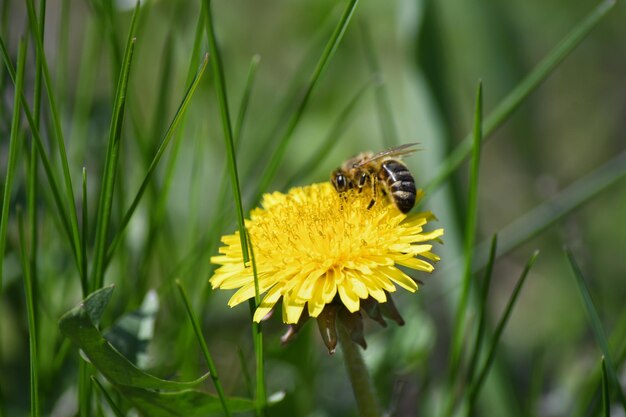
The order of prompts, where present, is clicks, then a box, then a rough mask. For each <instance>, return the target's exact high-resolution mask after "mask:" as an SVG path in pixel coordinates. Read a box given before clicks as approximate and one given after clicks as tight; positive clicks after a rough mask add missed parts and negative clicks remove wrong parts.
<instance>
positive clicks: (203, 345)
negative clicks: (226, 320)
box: [176, 280, 232, 416]
mask: <svg viewBox="0 0 626 417" xmlns="http://www.w3.org/2000/svg"><path fill="white" fill-rule="evenodd" d="M176 286H177V287H178V291H179V292H180V297H181V298H182V299H183V303H184V304H185V309H186V310H187V315H188V316H189V320H190V321H191V325H192V327H193V331H194V333H195V335H196V339H197V340H198V344H199V345H200V349H201V350H202V355H203V356H204V360H205V361H206V363H207V366H208V367H209V374H210V375H211V379H212V380H213V385H215V390H216V391H217V395H218V397H219V399H220V403H221V404H222V409H223V410H224V413H225V414H226V415H227V416H231V415H232V414H231V412H230V410H229V409H228V404H227V401H226V395H225V394H224V388H222V383H221V382H220V378H219V376H218V374H217V368H216V367H215V362H213V357H212V356H211V353H210V352H209V348H208V346H207V344H206V340H204V336H203V335H202V329H201V328H200V323H199V322H198V318H197V317H196V315H195V313H194V312H193V308H192V307H191V304H190V303H189V298H188V297H187V292H186V291H185V288H184V287H183V285H182V284H181V283H180V280H176Z"/></svg>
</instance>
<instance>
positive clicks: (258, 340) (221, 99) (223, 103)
mask: <svg viewBox="0 0 626 417" xmlns="http://www.w3.org/2000/svg"><path fill="white" fill-rule="evenodd" d="M204 12H205V17H206V28H207V38H208V42H209V52H210V53H211V57H212V59H211V64H212V68H213V75H214V77H215V90H216V93H217V101H218V103H219V108H220V118H221V121H222V129H223V134H224V142H225V146H226V155H227V161H228V171H229V173H230V179H231V186H232V191H233V198H234V199H235V210H236V213H237V225H238V227H239V239H240V242H241V251H242V257H243V262H244V264H247V263H248V261H249V260H250V254H249V250H248V249H249V246H248V239H247V238H248V235H247V233H246V230H245V222H244V213H243V203H242V199H241V187H240V184H239V174H238V171H237V159H236V157H235V141H234V138H233V129H232V124H231V119H230V111H229V109H228V95H227V92H226V80H225V76H224V67H223V64H222V57H221V54H220V50H219V48H218V46H217V40H216V36H215V28H214V24H213V15H212V11H211V0H205V7H204ZM254 282H255V287H258V278H257V277H256V275H255V277H254ZM253 312H254V309H253V308H252V305H251V314H253ZM252 329H253V330H252V332H253V343H254V349H255V352H257V356H256V357H257V378H256V383H257V387H256V393H257V396H256V413H257V415H262V414H264V413H265V406H266V401H267V400H266V397H265V392H266V390H265V383H264V381H265V378H264V377H263V375H264V373H265V372H264V369H263V362H264V361H263V338H262V333H261V332H262V328H261V326H260V325H259V324H257V323H253V325H252Z"/></svg>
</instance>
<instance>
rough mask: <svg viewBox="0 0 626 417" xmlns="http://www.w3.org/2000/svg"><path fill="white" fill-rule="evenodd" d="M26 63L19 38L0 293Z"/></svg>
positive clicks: (1, 227) (0, 238) (0, 225)
mask: <svg viewBox="0 0 626 417" xmlns="http://www.w3.org/2000/svg"><path fill="white" fill-rule="evenodd" d="M25 65H26V41H25V40H24V39H20V43H19V47H18V63H17V79H16V82H15V92H14V97H13V117H12V119H11V135H10V137H9V155H8V161H7V170H6V176H5V177H4V194H3V197H2V214H1V217H0V293H2V288H3V287H2V281H3V273H2V272H3V270H4V268H3V266H4V250H5V248H6V239H7V229H8V226H9V207H10V206H11V191H13V181H14V176H15V165H16V163H17V152H18V150H19V144H18V140H19V138H20V136H21V135H20V115H21V113H22V112H21V108H22V107H21V106H20V100H21V97H22V92H23V89H24V67H25Z"/></svg>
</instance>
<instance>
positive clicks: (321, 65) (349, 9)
mask: <svg viewBox="0 0 626 417" xmlns="http://www.w3.org/2000/svg"><path fill="white" fill-rule="evenodd" d="M357 3H358V0H349V1H348V4H347V6H346V8H345V10H344V12H343V14H342V16H341V19H340V20H339V23H338V24H337V27H335V31H334V32H333V34H332V35H331V37H330V39H329V40H328V43H327V44H326V48H325V49H324V51H323V52H322V56H321V57H320V60H319V61H318V63H317V66H316V67H315V70H314V71H313V75H312V76H311V78H310V80H309V82H308V84H307V86H306V90H305V92H304V95H303V96H302V99H301V100H300V102H299V103H298V106H297V108H296V110H295V112H294V113H292V115H291V118H290V119H289V122H288V124H287V128H286V130H285V132H284V133H283V135H282V137H281V138H280V140H279V141H278V145H277V147H276V149H275V151H274V153H273V155H272V157H271V158H270V162H269V164H268V166H267V168H266V169H265V171H264V173H263V176H262V177H261V180H260V182H259V186H258V188H257V192H256V195H255V198H254V201H253V204H256V203H257V202H258V201H259V200H260V199H261V196H262V195H263V193H264V192H265V191H266V190H267V187H268V186H269V185H270V183H271V182H272V180H273V179H274V176H275V175H276V172H277V171H278V167H279V165H280V163H281V162H282V159H283V157H284V155H285V151H286V150H287V145H288V144H289V140H290V139H291V137H292V134H293V132H294V130H295V129H296V126H297V125H298V122H299V121H300V117H301V116H302V114H303V113H304V110H305V109H306V106H307V104H308V102H309V99H310V98H311V94H312V93H313V90H314V89H315V87H316V86H317V83H318V81H319V79H320V77H321V76H322V74H323V73H324V71H325V70H326V68H327V67H328V63H329V62H330V59H331V58H332V56H333V54H334V52H335V51H336V50H337V47H338V46H339V44H340V43H341V40H342V39H343V36H344V34H345V32H346V29H347V27H348V24H349V23H350V20H351V18H352V15H353V13H354V10H355V9H356V6H357Z"/></svg>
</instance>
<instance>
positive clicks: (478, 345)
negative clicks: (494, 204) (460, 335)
mask: <svg viewBox="0 0 626 417" xmlns="http://www.w3.org/2000/svg"><path fill="white" fill-rule="evenodd" d="M497 247H498V235H493V238H492V239H491V248H490V250H489V259H488V261H487V267H486V268H485V276H484V278H483V281H482V286H481V291H480V297H479V299H478V302H479V304H478V309H479V310H478V330H477V332H476V339H475V340H474V347H473V349H472V354H471V356H470V360H469V363H468V364H467V374H466V376H465V379H466V381H467V384H468V385H469V384H471V382H472V380H473V379H474V372H475V371H476V367H477V366H478V360H479V359H480V353H481V351H482V350H481V349H482V344H483V339H484V333H485V324H486V322H485V316H486V313H487V298H488V295H489V286H490V285H491V277H492V275H493V264H494V261H495V259H496V250H497Z"/></svg>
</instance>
